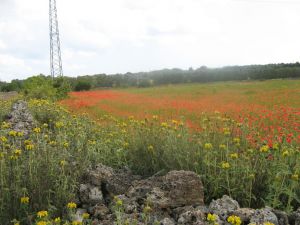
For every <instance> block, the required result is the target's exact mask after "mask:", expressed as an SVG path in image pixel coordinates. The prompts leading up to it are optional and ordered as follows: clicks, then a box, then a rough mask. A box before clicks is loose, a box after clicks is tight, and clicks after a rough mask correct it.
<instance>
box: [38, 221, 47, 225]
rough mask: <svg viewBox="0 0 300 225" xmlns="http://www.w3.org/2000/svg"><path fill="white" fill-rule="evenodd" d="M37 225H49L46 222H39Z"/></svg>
mask: <svg viewBox="0 0 300 225" xmlns="http://www.w3.org/2000/svg"><path fill="white" fill-rule="evenodd" d="M36 225H47V222H46V221H39V222H37V223H36Z"/></svg>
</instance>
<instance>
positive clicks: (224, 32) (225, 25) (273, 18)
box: [0, 0, 300, 81]
mask: <svg viewBox="0 0 300 225" xmlns="http://www.w3.org/2000/svg"><path fill="white" fill-rule="evenodd" d="M48 7H49V1H48V0H26V1H24V0H0V80H2V81H10V80H12V79H24V78H26V77H29V76H32V75H36V74H40V73H43V74H47V75H48V74H50V66H49V61H50V60H49V54H50V53H49V24H48V21H49V18H48V15H49V14H48V10H49V9H48ZM57 9H58V19H59V30H60V39H61V49H62V60H63V70H64V75H67V76H77V75H85V74H99V73H107V74H113V73H126V72H139V71H151V70H157V69H163V68H182V69H187V68H189V67H193V68H198V67H200V66H202V65H206V66H209V67H220V66H226V65H246V64H268V63H281V62H296V61H300V29H299V24H300V13H299V12H300V0H105V1H104V0H57Z"/></svg>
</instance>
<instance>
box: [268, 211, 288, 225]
mask: <svg viewBox="0 0 300 225" xmlns="http://www.w3.org/2000/svg"><path fill="white" fill-rule="evenodd" d="M272 212H273V213H274V214H275V215H276V217H277V219H278V224H279V225H288V224H289V218H288V215H287V213H286V212H283V211H280V210H276V209H273V210H272Z"/></svg>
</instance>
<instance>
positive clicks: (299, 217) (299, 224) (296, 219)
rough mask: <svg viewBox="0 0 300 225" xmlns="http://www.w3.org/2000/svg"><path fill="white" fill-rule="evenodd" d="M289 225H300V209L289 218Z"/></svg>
mask: <svg viewBox="0 0 300 225" xmlns="http://www.w3.org/2000/svg"><path fill="white" fill-rule="evenodd" d="M289 223H290V224H294V225H300V208H298V209H297V211H295V212H292V213H291V214H290V216H289Z"/></svg>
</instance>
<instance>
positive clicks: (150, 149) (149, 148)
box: [148, 145, 154, 153]
mask: <svg viewBox="0 0 300 225" xmlns="http://www.w3.org/2000/svg"><path fill="white" fill-rule="evenodd" d="M153 150H154V147H153V146H152V145H149V146H148V151H149V152H150V153H152V152H153Z"/></svg>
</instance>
